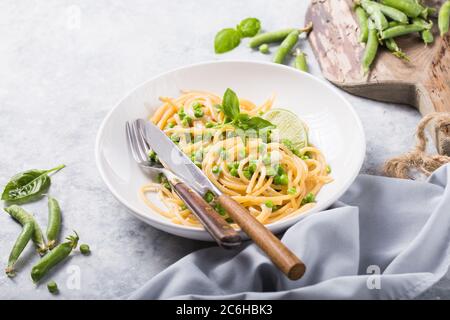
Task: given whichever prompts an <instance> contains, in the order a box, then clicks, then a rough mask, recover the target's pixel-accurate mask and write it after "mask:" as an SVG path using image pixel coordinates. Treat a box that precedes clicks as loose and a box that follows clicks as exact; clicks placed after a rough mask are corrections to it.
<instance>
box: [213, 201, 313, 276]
mask: <svg viewBox="0 0 450 320" xmlns="http://www.w3.org/2000/svg"><path fill="white" fill-rule="evenodd" d="M218 202H219V203H220V205H221V206H222V207H223V208H224V209H225V210H227V212H228V214H229V215H230V217H231V218H232V219H233V220H234V222H236V223H237V224H238V225H239V226H240V227H241V228H242V230H243V231H244V232H245V233H246V234H247V235H248V236H249V237H250V238H251V239H252V240H253V241H254V242H255V243H256V245H257V246H259V247H260V248H261V249H262V250H263V251H264V252H265V253H266V254H267V256H268V257H269V258H270V259H271V260H272V262H273V263H274V264H275V265H276V266H277V267H278V268H279V269H280V270H281V271H282V272H283V273H284V274H285V275H286V276H287V277H288V278H289V279H291V280H297V279H300V278H301V277H302V276H303V274H304V273H305V270H306V266H305V264H304V263H303V262H302V261H301V260H300V259H299V258H298V257H297V256H296V255H295V254H294V253H293V252H292V251H291V250H289V249H288V248H287V247H286V246H285V245H284V244H283V243H282V242H281V241H280V239H278V238H277V237H276V236H275V235H274V234H273V233H272V232H270V230H269V229H267V228H266V227H265V226H264V225H263V224H262V223H261V222H259V221H258V220H257V219H256V218H255V217H254V216H252V214H251V213H250V212H249V211H248V210H247V209H245V208H244V207H243V206H242V205H240V204H239V203H237V202H236V201H235V200H233V199H232V198H230V197H229V196H227V195H226V194H221V195H220V196H219V197H218Z"/></svg>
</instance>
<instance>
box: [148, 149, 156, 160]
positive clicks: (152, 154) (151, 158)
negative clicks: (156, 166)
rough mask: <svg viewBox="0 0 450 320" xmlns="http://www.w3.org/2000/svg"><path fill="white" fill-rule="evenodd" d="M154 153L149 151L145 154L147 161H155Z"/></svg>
mask: <svg viewBox="0 0 450 320" xmlns="http://www.w3.org/2000/svg"><path fill="white" fill-rule="evenodd" d="M156 157H157V156H156V152H155V151H153V150H150V151H149V152H148V154H147V158H148V160H149V161H156Z"/></svg>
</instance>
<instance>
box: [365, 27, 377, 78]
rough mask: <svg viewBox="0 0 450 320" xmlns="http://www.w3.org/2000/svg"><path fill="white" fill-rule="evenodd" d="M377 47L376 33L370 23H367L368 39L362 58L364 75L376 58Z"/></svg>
mask: <svg viewBox="0 0 450 320" xmlns="http://www.w3.org/2000/svg"><path fill="white" fill-rule="evenodd" d="M378 45H379V42H378V32H377V30H376V29H375V27H374V26H373V25H372V23H369V38H368V39H367V45H366V50H365V51H364V55H363V58H362V69H363V73H364V74H367V72H369V69H370V66H371V65H372V63H373V61H374V60H375V57H376V56H377V51H378Z"/></svg>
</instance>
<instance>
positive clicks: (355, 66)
mask: <svg viewBox="0 0 450 320" xmlns="http://www.w3.org/2000/svg"><path fill="white" fill-rule="evenodd" d="M442 2H443V0H440V1H439V0H434V1H431V0H430V1H424V3H425V4H428V5H430V6H433V7H436V8H439V7H440V5H441V4H442ZM352 9H353V1H352V0H312V1H311V4H310V6H309V9H308V11H307V14H306V20H305V21H306V22H307V23H308V22H312V23H313V26H314V28H313V31H312V32H311V34H310V35H309V41H310V44H311V46H312V49H313V51H314V54H315V56H316V58H317V60H318V61H319V64H320V67H321V69H322V73H323V74H324V76H325V77H326V78H327V79H328V80H329V81H331V82H332V83H334V84H335V85H336V86H338V87H340V88H342V89H343V90H345V91H347V92H349V93H352V94H354V95H357V96H361V97H366V98H370V99H374V100H379V101H386V102H394V103H403V104H408V105H412V106H414V107H416V108H418V109H419V111H420V112H421V114H422V115H426V114H428V113H430V112H435V111H440V112H443V111H447V112H449V111H450V74H449V70H450V50H449V45H450V34H447V35H446V36H445V37H444V38H441V37H440V36H438V34H439V32H438V29H437V22H436V21H435V20H434V21H435V28H434V30H433V31H434V35H435V42H434V43H433V44H432V45H429V46H428V47H425V45H424V44H423V42H422V40H421V39H420V37H419V35H418V34H417V36H415V35H410V36H405V37H402V38H398V40H397V43H398V44H399V46H400V47H401V48H402V49H403V51H405V52H406V53H407V54H408V56H409V57H410V59H411V62H405V61H402V60H400V59H398V58H396V57H394V56H393V55H392V54H390V53H389V52H388V51H387V50H386V49H385V48H381V47H380V49H379V51H380V52H379V54H378V57H377V59H376V61H375V62H374V65H373V67H372V71H371V72H370V73H369V74H368V75H366V76H364V74H363V72H362V71H361V58H362V55H363V52H364V45H363V44H360V43H359V42H358V35H359V27H358V22H357V20H356V17H355V15H354V13H353V10H352ZM398 125H402V124H401V123H399V124H398ZM430 132H431V133H432V135H433V138H434V139H435V143H436V147H437V149H438V151H439V153H441V154H447V155H450V125H448V126H444V127H443V128H440V129H439V128H438V127H437V126H434V124H433V128H431V131H430Z"/></svg>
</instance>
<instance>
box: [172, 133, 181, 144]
mask: <svg viewBox="0 0 450 320" xmlns="http://www.w3.org/2000/svg"><path fill="white" fill-rule="evenodd" d="M170 140H172V141H173V142H175V143H177V142H180V136H179V135H177V134H173V135H171V136H170Z"/></svg>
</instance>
